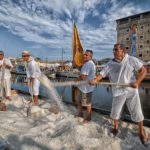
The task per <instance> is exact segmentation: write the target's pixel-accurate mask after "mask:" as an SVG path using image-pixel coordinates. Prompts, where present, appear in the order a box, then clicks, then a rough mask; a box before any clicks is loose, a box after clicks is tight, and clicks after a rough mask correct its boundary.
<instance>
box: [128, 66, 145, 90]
mask: <svg viewBox="0 0 150 150" xmlns="http://www.w3.org/2000/svg"><path fill="white" fill-rule="evenodd" d="M146 73H147V70H146V68H145V67H144V66H142V68H141V69H140V70H139V72H138V74H137V76H136V81H135V82H134V83H131V87H133V88H138V87H139V85H140V83H141V81H142V80H143V79H144V78H145V76H146Z"/></svg>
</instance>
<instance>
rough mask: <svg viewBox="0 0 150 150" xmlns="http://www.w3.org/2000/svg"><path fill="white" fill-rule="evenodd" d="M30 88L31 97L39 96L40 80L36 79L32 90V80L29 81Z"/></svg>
mask: <svg viewBox="0 0 150 150" xmlns="http://www.w3.org/2000/svg"><path fill="white" fill-rule="evenodd" d="M28 86H29V92H30V94H31V95H32V94H33V95H34V96H37V95H39V87H40V81H39V80H37V79H34V82H33V87H32V89H31V87H30V80H28Z"/></svg>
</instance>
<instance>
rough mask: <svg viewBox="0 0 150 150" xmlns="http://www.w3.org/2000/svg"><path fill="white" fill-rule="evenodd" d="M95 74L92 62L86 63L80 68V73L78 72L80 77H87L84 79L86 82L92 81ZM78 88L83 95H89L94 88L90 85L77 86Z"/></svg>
mask: <svg viewBox="0 0 150 150" xmlns="http://www.w3.org/2000/svg"><path fill="white" fill-rule="evenodd" d="M95 73H96V67H95V64H94V63H93V61H92V60H89V61H88V62H86V63H85V64H84V65H83V67H82V68H81V72H80V74H81V75H87V78H86V80H87V81H90V80H93V79H94V78H95ZM78 88H79V89H80V91H82V92H83V93H89V92H92V91H93V90H94V86H91V85H90V84H84V85H79V86H78Z"/></svg>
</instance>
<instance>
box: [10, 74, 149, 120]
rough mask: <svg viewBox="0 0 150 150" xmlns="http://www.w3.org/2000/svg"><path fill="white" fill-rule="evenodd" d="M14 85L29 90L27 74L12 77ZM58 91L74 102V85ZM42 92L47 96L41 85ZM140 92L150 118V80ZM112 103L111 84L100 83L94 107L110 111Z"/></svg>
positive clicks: (54, 80)
mask: <svg viewBox="0 0 150 150" xmlns="http://www.w3.org/2000/svg"><path fill="white" fill-rule="evenodd" d="M50 80H51V82H62V81H68V80H73V79H71V78H68V79H67V78H57V79H50ZM12 82H13V87H15V88H17V89H20V90H21V89H22V90H25V91H28V89H27V79H26V76H15V75H13V77H12ZM57 91H58V93H59V95H60V96H61V97H62V99H63V100H64V101H66V102H72V87H58V88H57ZM40 94H41V95H42V96H46V95H47V93H45V90H43V88H42V87H40ZM139 94H140V98H141V105H142V109H143V113H144V116H145V118H147V119H150V110H149V108H150V82H148V81H147V82H146V81H145V82H142V84H141V87H140V88H139ZM111 105H112V93H111V86H102V85H99V86H97V87H96V88H95V90H94V94H93V107H95V108H97V109H103V110H107V111H110V110H111ZM125 112H126V113H128V111H127V109H126V108H125Z"/></svg>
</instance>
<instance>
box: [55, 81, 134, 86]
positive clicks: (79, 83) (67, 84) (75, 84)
mask: <svg viewBox="0 0 150 150" xmlns="http://www.w3.org/2000/svg"><path fill="white" fill-rule="evenodd" d="M81 84H82V85H83V84H88V81H67V82H56V83H52V86H54V87H61V86H64V87H65V86H72V85H74V86H77V85H81ZM97 85H111V86H123V87H131V85H130V84H129V83H128V84H117V83H113V82H98V83H97Z"/></svg>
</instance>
